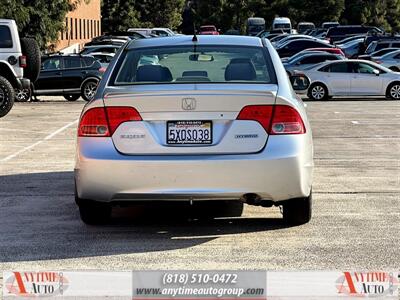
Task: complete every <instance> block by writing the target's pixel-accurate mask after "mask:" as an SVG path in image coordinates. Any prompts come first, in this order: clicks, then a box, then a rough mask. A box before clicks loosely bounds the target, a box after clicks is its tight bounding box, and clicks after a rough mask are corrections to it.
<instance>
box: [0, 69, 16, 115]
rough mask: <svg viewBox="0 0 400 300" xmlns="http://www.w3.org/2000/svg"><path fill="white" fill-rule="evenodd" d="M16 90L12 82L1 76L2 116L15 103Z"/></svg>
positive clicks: (0, 111) (0, 107) (0, 108)
mask: <svg viewBox="0 0 400 300" xmlns="http://www.w3.org/2000/svg"><path fill="white" fill-rule="evenodd" d="M14 100H15V91H14V88H13V87H12V85H11V83H10V82H9V81H8V80H7V79H5V78H4V77H2V76H0V118H1V117H4V116H5V115H6V114H8V112H9V111H10V110H11V108H12V107H13V105H14Z"/></svg>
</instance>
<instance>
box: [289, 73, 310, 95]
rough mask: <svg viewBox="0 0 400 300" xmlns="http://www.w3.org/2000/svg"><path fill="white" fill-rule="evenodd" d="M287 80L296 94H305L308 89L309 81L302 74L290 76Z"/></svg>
mask: <svg viewBox="0 0 400 300" xmlns="http://www.w3.org/2000/svg"><path fill="white" fill-rule="evenodd" d="M289 79H290V83H291V84H292V87H293V89H294V90H295V91H296V92H302V91H303V92H305V91H306V90H307V89H308V88H309V87H310V83H311V82H310V79H309V78H308V77H307V76H306V75H304V74H295V75H292V76H290V77H289Z"/></svg>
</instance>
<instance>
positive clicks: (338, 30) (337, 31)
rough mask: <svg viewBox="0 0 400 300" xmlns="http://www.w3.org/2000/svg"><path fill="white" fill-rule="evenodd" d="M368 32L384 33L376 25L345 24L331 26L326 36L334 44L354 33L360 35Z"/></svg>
mask: <svg viewBox="0 0 400 300" xmlns="http://www.w3.org/2000/svg"><path fill="white" fill-rule="evenodd" d="M367 33H377V34H378V33H383V31H382V30H381V29H379V28H377V27H374V26H364V25H345V26H337V27H332V28H329V30H328V31H327V33H326V38H327V39H328V40H329V41H330V43H331V44H333V43H334V42H336V41H340V40H343V39H345V38H347V37H349V36H352V35H360V34H367Z"/></svg>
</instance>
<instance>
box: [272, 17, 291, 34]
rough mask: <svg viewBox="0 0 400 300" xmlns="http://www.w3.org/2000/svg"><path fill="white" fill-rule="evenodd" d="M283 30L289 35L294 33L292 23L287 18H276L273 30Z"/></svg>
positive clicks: (273, 22)
mask: <svg viewBox="0 0 400 300" xmlns="http://www.w3.org/2000/svg"><path fill="white" fill-rule="evenodd" d="M275 29H282V30H283V31H285V32H287V33H292V22H291V21H290V19H289V18H286V17H276V18H275V19H274V20H273V21H272V30H275Z"/></svg>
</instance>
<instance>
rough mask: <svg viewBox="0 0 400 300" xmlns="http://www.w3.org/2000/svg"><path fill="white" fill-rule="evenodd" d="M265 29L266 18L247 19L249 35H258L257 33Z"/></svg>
mask: <svg viewBox="0 0 400 300" xmlns="http://www.w3.org/2000/svg"><path fill="white" fill-rule="evenodd" d="M263 30H265V20H264V18H248V19H247V28H246V33H247V35H251V36H254V35H257V33H259V32H261V31H263Z"/></svg>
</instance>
